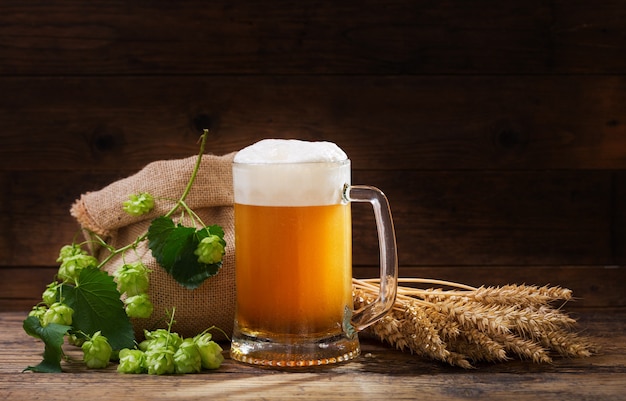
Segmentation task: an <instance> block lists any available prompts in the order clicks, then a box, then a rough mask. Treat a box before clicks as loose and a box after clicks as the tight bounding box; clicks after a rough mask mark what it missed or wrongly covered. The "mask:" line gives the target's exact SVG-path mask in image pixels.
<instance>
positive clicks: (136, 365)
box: [117, 348, 146, 373]
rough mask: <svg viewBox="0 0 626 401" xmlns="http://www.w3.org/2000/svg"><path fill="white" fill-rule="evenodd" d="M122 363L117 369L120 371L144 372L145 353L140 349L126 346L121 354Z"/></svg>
mask: <svg viewBox="0 0 626 401" xmlns="http://www.w3.org/2000/svg"><path fill="white" fill-rule="evenodd" d="M119 357H120V363H119V365H117V371H118V372H120V373H143V372H144V365H145V360H146V358H145V354H144V352H143V351H141V350H138V349H129V348H124V349H123V350H121V351H120V354H119Z"/></svg>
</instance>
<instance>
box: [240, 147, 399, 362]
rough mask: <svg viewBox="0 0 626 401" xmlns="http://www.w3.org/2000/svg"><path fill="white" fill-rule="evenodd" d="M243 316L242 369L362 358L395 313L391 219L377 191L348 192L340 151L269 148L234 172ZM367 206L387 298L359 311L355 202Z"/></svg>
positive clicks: (346, 165)
mask: <svg viewBox="0 0 626 401" xmlns="http://www.w3.org/2000/svg"><path fill="white" fill-rule="evenodd" d="M233 186H234V199H235V249H236V251H235V276H236V286H237V308H236V316H235V325H234V330H233V336H232V342H231V350H230V354H231V357H232V358H233V359H235V360H238V361H241V362H245V363H250V364H256V365H264V366H277V367H296V366H316V365H326V364H330V363H336V362H342V361H347V360H350V359H353V358H355V357H356V356H358V355H359V354H360V346H359V340H358V336H357V332H358V331H360V330H362V329H364V328H366V327H367V326H369V325H371V324H372V323H374V322H376V321H377V320H378V319H380V318H382V317H383V316H384V315H385V314H386V313H387V312H388V311H389V310H390V309H391V307H392V306H393V303H394V301H395V297H396V288H397V276H398V273H397V270H398V266H397V256H396V242H395V233H394V228H393V222H392V219H391V212H390V210H389V205H388V203H387V199H386V197H385V195H384V194H383V193H382V192H381V191H380V190H378V189H376V188H374V187H368V186H352V185H351V184H350V160H349V159H348V158H347V156H346V154H345V153H344V152H343V151H342V150H341V149H340V148H339V147H338V146H337V145H335V144H334V143H330V142H306V141H299V140H282V139H266V140H263V141H260V142H257V143H256V144H254V145H251V146H249V147H247V148H245V149H242V150H241V151H240V152H238V153H237V155H236V156H235V160H234V163H233ZM351 202H370V203H371V204H372V206H373V209H374V214H375V217H376V225H377V229H378V238H379V247H380V277H381V280H380V291H379V295H378V298H377V300H376V301H375V302H373V303H371V304H369V305H367V306H366V307H365V308H363V309H361V310H358V311H353V300H352V220H351V211H350V203H351Z"/></svg>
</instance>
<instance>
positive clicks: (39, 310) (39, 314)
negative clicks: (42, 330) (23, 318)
mask: <svg viewBox="0 0 626 401" xmlns="http://www.w3.org/2000/svg"><path fill="white" fill-rule="evenodd" d="M47 310H48V307H47V306H44V305H39V306H37V305H35V306H33V309H31V311H30V312H28V316H35V317H36V318H37V319H39V322H40V323H41V324H42V326H43V315H45V314H46V311H47Z"/></svg>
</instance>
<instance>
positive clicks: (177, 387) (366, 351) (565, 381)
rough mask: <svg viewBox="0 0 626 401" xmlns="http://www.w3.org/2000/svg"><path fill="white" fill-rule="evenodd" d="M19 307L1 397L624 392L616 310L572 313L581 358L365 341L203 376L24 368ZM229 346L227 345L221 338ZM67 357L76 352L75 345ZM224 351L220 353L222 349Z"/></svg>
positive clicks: (621, 318)
mask: <svg viewBox="0 0 626 401" xmlns="http://www.w3.org/2000/svg"><path fill="white" fill-rule="evenodd" d="M22 320H23V316H22V315H21V314H19V313H2V314H0V325H2V327H3V330H0V358H1V359H2V361H3V363H2V364H1V365H0V390H1V391H2V393H0V394H2V395H3V396H5V397H6V398H8V399H24V400H40V399H41V400H44V399H45V400H47V401H55V400H65V399H66V398H67V396H68V394H71V396H72V397H76V398H84V399H90V400H99V399H103V400H105V399H106V400H109V399H138V400H140V399H141V400H148V399H149V400H171V399H180V400H204V399H207V397H209V396H210V397H211V398H213V399H235V400H246V399H255V400H258V399H272V400H287V399H293V398H298V399H305V400H319V399H338V398H341V399H346V400H359V399H366V398H367V399H369V398H372V397H374V398H386V397H389V395H390V394H393V397H394V398H395V399H399V400H404V399H406V400H410V399H416V398H422V397H428V398H433V399H437V400H442V401H448V400H462V399H468V398H472V399H475V398H487V399H498V400H512V401H513V400H515V401H518V400H536V399H542V400H548V401H551V400H554V401H561V400H564V399H567V400H574V401H576V400H588V399H592V398H597V399H601V400H607V401H613V400H622V399H623V389H624V379H625V378H626V370H625V368H624V366H626V347H625V346H624V344H626V339H625V338H624V333H626V315H625V313H624V310H622V309H609V310H606V311H605V312H598V311H594V310H588V311H586V312H585V313H584V314H583V315H582V316H581V319H580V320H579V325H580V327H581V328H584V330H585V332H586V334H587V335H589V336H591V338H592V339H594V341H595V342H596V343H597V344H598V345H599V346H601V347H602V349H603V351H602V353H601V354H599V355H596V356H592V357H590V358H582V359H560V358H558V359H556V360H555V361H554V363H552V364H533V363H531V362H527V361H510V362H504V363H494V364H489V363H484V364H480V365H478V366H477V369H474V370H471V371H467V370H463V369H460V368H452V367H449V366H447V365H443V364H439V363H435V362H431V361H429V360H426V359H422V358H420V357H418V356H415V355H411V354H410V353H403V352H400V351H396V350H393V349H390V348H389V347H387V346H386V345H384V344H382V343H379V342H377V341H374V340H371V339H365V340H364V341H363V354H362V356H361V357H359V358H358V359H356V360H355V361H353V362H349V363H346V364H343V365H337V366H332V367H326V368H320V369H311V368H304V369H303V370H298V371H295V372H290V371H280V370H272V369H262V368H256V367H253V366H247V365H243V364H240V363H237V362H234V361H232V360H230V359H229V358H228V357H227V359H226V360H225V361H224V363H223V364H222V366H221V367H220V368H219V369H218V370H217V371H212V372H205V373H203V374H196V375H193V374H190V375H172V376H149V375H122V374H118V373H117V372H116V371H115V365H111V366H109V368H107V369H105V370H86V369H85V368H84V367H83V365H82V364H78V363H76V364H71V363H64V367H65V372H66V373H63V374H54V375H52V374H31V373H22V370H23V369H24V368H25V367H26V366H29V365H34V364H37V363H38V362H39V361H40V360H41V355H40V354H41V350H42V343H41V342H40V341H38V340H36V339H34V338H31V337H28V336H27V335H26V334H25V333H24V332H23V330H22V328H21V322H22ZM225 348H226V349H227V348H228V346H227V345H225ZM66 352H67V353H68V355H71V356H74V357H79V353H78V352H77V350H76V349H75V348H72V347H68V348H66ZM225 354H226V351H225Z"/></svg>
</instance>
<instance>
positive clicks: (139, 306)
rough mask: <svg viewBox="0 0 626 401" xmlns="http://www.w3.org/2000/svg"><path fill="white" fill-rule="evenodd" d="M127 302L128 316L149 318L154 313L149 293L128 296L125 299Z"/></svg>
mask: <svg viewBox="0 0 626 401" xmlns="http://www.w3.org/2000/svg"><path fill="white" fill-rule="evenodd" d="M124 303H125V304H126V314H127V315H128V317H137V318H144V319H146V318H149V317H150V315H152V311H153V309H154V306H153V305H152V302H150V296H149V295H148V294H139V295H133V296H132V297H128V298H126V299H125V300H124Z"/></svg>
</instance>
